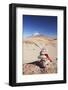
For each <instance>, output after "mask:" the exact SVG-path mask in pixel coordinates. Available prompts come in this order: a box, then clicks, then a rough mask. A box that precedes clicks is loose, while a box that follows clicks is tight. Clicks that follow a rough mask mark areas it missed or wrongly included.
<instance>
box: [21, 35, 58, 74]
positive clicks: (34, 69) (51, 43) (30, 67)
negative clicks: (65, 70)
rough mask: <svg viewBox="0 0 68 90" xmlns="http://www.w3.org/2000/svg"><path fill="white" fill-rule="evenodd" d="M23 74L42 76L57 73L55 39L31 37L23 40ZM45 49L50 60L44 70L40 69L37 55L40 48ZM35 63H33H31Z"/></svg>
mask: <svg viewBox="0 0 68 90" xmlns="http://www.w3.org/2000/svg"><path fill="white" fill-rule="evenodd" d="M22 45H23V49H24V50H23V57H24V58H23V70H22V71H23V74H24V75H28V74H29V75H30V74H43V73H57V39H56V38H49V37H47V36H44V35H36V36H31V37H28V38H26V39H24V40H23V44H22ZM43 47H44V48H46V50H47V53H48V55H49V56H50V58H51V59H52V62H50V63H49V64H48V65H47V66H46V68H40V67H39V66H38V65H37V64H36V62H39V58H38V56H39V54H40V51H41V49H42V48H43ZM33 62H35V63H33Z"/></svg>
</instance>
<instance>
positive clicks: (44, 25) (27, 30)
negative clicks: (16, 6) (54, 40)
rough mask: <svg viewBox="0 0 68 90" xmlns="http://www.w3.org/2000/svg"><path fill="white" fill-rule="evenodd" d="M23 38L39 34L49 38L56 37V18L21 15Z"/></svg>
mask: <svg viewBox="0 0 68 90" xmlns="http://www.w3.org/2000/svg"><path fill="white" fill-rule="evenodd" d="M23 25H24V26H23V30H24V37H28V36H32V34H34V33H40V34H43V35H46V36H49V37H57V16H34V15H23Z"/></svg>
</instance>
